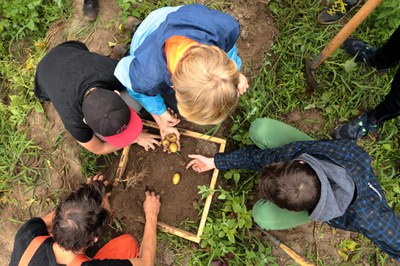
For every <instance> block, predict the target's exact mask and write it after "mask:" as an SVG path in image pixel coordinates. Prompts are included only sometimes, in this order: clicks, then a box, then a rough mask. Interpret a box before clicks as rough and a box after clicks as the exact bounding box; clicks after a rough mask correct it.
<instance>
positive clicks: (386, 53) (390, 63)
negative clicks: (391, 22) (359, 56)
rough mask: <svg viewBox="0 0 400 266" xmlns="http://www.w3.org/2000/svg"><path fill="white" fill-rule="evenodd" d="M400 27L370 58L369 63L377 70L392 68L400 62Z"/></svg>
mask: <svg viewBox="0 0 400 266" xmlns="http://www.w3.org/2000/svg"><path fill="white" fill-rule="evenodd" d="M399 47H400V26H399V27H398V28H397V29H396V30H395V31H394V32H393V34H392V35H391V36H390V38H389V40H388V41H387V42H386V43H385V44H384V45H383V46H382V47H380V48H378V49H377V50H376V51H375V52H374V53H372V54H371V55H370V56H369V57H368V62H369V63H370V64H371V65H372V66H374V67H376V68H378V69H379V68H390V67H394V66H396V65H397V64H398V63H399V62H400V48H399Z"/></svg>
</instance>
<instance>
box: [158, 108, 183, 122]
mask: <svg viewBox="0 0 400 266" xmlns="http://www.w3.org/2000/svg"><path fill="white" fill-rule="evenodd" d="M160 120H161V123H162V124H163V125H164V126H166V127H173V126H176V125H177V124H179V122H181V120H180V119H178V114H175V113H174V111H173V110H172V109H170V108H168V109H167V110H166V111H165V112H164V113H163V114H162V115H160Z"/></svg>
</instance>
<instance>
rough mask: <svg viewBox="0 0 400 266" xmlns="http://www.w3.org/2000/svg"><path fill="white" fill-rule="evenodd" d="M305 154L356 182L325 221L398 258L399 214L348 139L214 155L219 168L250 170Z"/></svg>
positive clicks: (368, 161)
mask: <svg viewBox="0 0 400 266" xmlns="http://www.w3.org/2000/svg"><path fill="white" fill-rule="evenodd" d="M303 153H307V154H309V155H311V156H313V157H315V158H317V159H319V160H326V161H329V162H333V163H335V164H337V165H339V166H341V167H343V168H344V169H346V170H347V172H348V173H349V175H350V176H351V177H352V179H353V180H354V183H355V185H356V193H357V195H356V198H355V200H354V202H353V203H352V204H351V205H350V206H349V207H348V209H347V210H346V212H345V213H344V215H342V216H340V217H337V218H334V219H332V220H329V221H328V222H327V223H328V224H329V225H331V226H333V227H336V228H340V229H344V230H349V231H355V232H359V233H362V234H364V235H365V236H366V237H368V238H369V239H370V240H371V241H373V242H374V243H375V244H376V245H377V246H379V247H380V248H381V249H382V250H384V251H385V252H387V253H388V254H389V255H390V256H391V257H393V258H395V259H397V260H399V261H400V217H399V216H398V215H396V213H395V212H394V211H393V210H392V209H391V208H390V207H389V206H388V205H387V202H386V198H385V195H384V192H383V190H382V188H381V186H380V185H379V182H378V180H377V179H376V176H375V174H374V171H373V169H372V166H371V162H372V159H371V157H370V156H369V155H368V153H367V152H365V151H364V150H363V149H362V148H361V147H359V146H358V145H357V144H356V143H355V142H354V141H352V140H321V141H300V142H293V143H290V144H287V145H284V146H281V147H278V148H272V149H265V150H261V149H258V148H256V147H246V148H242V149H239V150H236V151H234V152H230V153H220V154H216V155H215V165H216V167H217V168H218V169H219V170H230V169H250V170H258V171H260V170H261V169H262V168H263V167H264V166H265V165H269V164H273V163H277V162H285V161H289V160H292V159H295V158H297V157H298V156H300V155H301V154H303Z"/></svg>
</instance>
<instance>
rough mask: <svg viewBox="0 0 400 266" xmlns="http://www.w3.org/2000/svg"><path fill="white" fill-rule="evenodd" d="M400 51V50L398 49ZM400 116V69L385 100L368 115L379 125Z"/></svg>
mask: <svg viewBox="0 0 400 266" xmlns="http://www.w3.org/2000/svg"><path fill="white" fill-rule="evenodd" d="M399 47H400V46H399ZM398 50H400V48H399V49H398ZM399 114H400V68H399V69H398V70H397V73H396V75H395V76H394V78H393V81H392V84H391V89H390V92H389V94H388V95H386V97H385V99H384V100H383V101H382V102H381V103H380V104H378V106H377V107H376V108H375V109H374V110H372V111H371V112H369V113H368V115H369V116H370V117H373V118H374V119H375V120H376V121H377V123H378V124H381V123H382V122H384V121H387V120H390V119H392V118H395V117H397V116H399Z"/></svg>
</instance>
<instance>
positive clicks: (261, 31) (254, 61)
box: [228, 0, 279, 75]
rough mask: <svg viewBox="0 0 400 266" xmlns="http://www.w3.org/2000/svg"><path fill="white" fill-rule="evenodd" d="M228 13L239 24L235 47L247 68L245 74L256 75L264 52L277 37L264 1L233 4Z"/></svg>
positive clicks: (262, 62) (276, 31)
mask: <svg viewBox="0 0 400 266" xmlns="http://www.w3.org/2000/svg"><path fill="white" fill-rule="evenodd" d="M228 13H230V14H231V15H232V16H234V17H235V18H236V19H237V20H238V21H239V23H240V27H241V32H240V37H239V40H238V42H237V46H238V50H239V55H240V56H241V58H242V60H243V63H244V65H245V66H247V67H248V68H249V69H247V71H246V72H247V73H246V74H247V75H248V74H256V72H257V71H258V70H259V69H260V68H261V66H262V65H263V64H264V55H265V52H266V51H267V50H268V49H269V48H270V47H271V46H272V44H273V41H274V39H275V38H276V37H277V36H278V35H279V31H278V29H277V28H276V27H275V23H274V20H273V18H272V16H271V14H270V13H269V11H268V10H267V5H266V4H265V2H264V1H243V0H240V1H236V2H233V5H232V6H231V10H228Z"/></svg>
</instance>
